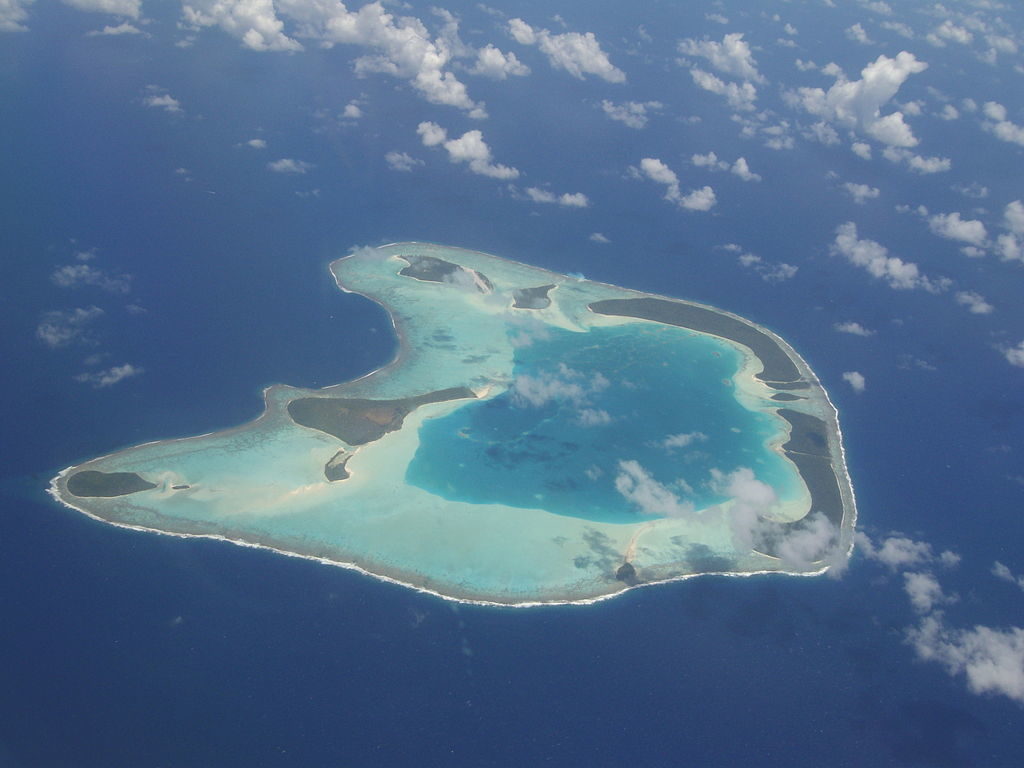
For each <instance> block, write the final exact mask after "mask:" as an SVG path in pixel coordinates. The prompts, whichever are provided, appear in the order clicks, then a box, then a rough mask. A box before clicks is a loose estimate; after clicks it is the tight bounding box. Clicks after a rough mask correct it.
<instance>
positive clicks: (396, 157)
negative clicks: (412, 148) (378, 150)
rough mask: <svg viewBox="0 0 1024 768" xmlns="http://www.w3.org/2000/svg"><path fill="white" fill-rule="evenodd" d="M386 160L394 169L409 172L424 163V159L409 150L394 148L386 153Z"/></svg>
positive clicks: (389, 166)
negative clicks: (416, 156) (403, 150)
mask: <svg viewBox="0 0 1024 768" xmlns="http://www.w3.org/2000/svg"><path fill="white" fill-rule="evenodd" d="M384 162H386V163H387V164H388V168H390V169H391V170H393V171H403V172H406V173H407V172H409V171H411V170H413V169H414V168H415V167H416V166H418V165H423V161H422V160H420V159H418V158H415V157H413V156H412V155H410V154H409V153H408V152H399V151H397V150H392V151H391V152H388V153H387V154H386V155H384Z"/></svg>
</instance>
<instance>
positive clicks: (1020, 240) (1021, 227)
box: [996, 200, 1024, 261]
mask: <svg viewBox="0 0 1024 768" xmlns="http://www.w3.org/2000/svg"><path fill="white" fill-rule="evenodd" d="M1003 226H1004V227H1005V228H1006V229H1008V230H1009V231H1008V232H1007V233H1006V234H1002V235H999V237H998V238H996V250H997V251H998V252H999V255H1000V256H1002V257H1003V259H1004V260H1005V261H1024V204H1022V203H1021V201H1020V200H1014V201H1013V202H1011V203H1008V204H1007V206H1006V209H1005V210H1004V211H1003Z"/></svg>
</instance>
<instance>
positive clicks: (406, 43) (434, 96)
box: [182, 0, 486, 117]
mask: <svg viewBox="0 0 1024 768" xmlns="http://www.w3.org/2000/svg"><path fill="white" fill-rule="evenodd" d="M278 12H280V13H281V14H282V16H284V17H287V18H288V19H290V20H291V21H292V22H293V24H294V29H295V32H294V34H295V36H296V37H303V38H310V39H313V40H316V41H317V42H318V43H319V44H320V45H321V46H323V47H331V46H333V45H337V44H343V45H354V46H358V47H361V48H367V49H369V50H370V51H371V53H369V54H367V55H364V56H360V57H359V58H358V59H356V62H355V71H356V74H359V75H363V74H367V73H382V74H387V75H391V76H393V77H397V78H401V79H403V80H406V81H407V82H408V83H409V84H410V85H411V86H412V87H413V88H414V89H415V90H416V91H417V92H418V93H419V94H420V95H421V96H422V97H423V98H425V99H426V100H427V101H429V102H430V103H432V104H444V105H447V106H452V107H456V108H458V109H462V110H465V111H466V112H467V113H468V114H469V116H470V117H484V116H486V110H485V108H484V105H483V104H480V103H478V102H475V101H473V99H471V98H470V97H469V94H468V92H467V90H466V87H465V85H464V84H463V83H462V82H461V81H460V80H459V79H458V78H457V77H456V76H455V75H454V74H453V73H452V72H451V70H450V69H449V66H450V64H451V62H452V60H453V58H455V57H456V56H457V55H464V54H467V53H468V52H469V51H468V50H467V49H466V46H464V45H462V44H461V41H459V40H458V20H457V19H456V18H455V17H454V16H453V15H451V14H447V13H438V14H437V15H439V16H440V17H441V18H442V19H444V21H445V24H444V28H443V30H442V32H441V34H440V35H438V36H437V37H436V38H432V36H431V34H430V32H429V30H428V29H427V27H426V25H424V23H423V22H422V21H420V20H419V19H418V18H415V17H411V16H401V17H396V16H393V15H392V14H390V13H388V12H387V11H386V10H385V9H384V5H383V3H382V2H379V1H378V2H372V3H368V4H366V5H364V6H362V7H361V8H360V9H359V10H357V11H350V10H348V8H346V7H345V5H344V4H343V3H340V2H329V1H326V2H309V1H308V0H277V2H276V4H275V2H274V0H191V2H188V3H186V4H185V5H184V7H183V11H182V15H183V19H184V23H185V24H186V25H187V26H190V27H192V28H199V27H212V26H219V27H220V28H221V29H223V30H224V31H225V32H227V33H228V34H230V35H232V36H233V37H236V38H238V39H240V40H241V41H242V44H243V45H244V46H246V47H247V48H250V49H252V50H256V51H301V50H303V46H302V44H301V43H299V42H298V40H296V39H295V38H294V37H290V36H289V35H287V34H285V31H284V29H285V24H284V21H283V20H282V19H281V18H279V17H278Z"/></svg>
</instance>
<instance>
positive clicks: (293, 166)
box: [267, 157, 313, 174]
mask: <svg viewBox="0 0 1024 768" xmlns="http://www.w3.org/2000/svg"><path fill="white" fill-rule="evenodd" d="M267 168H269V169H270V170H271V171H273V172H274V173H293V174H302V173H308V172H309V170H310V169H311V168H313V164H312V163H307V162H306V161H305V160H295V159H294V158H291V157H282V158H281V159H280V160H273V161H271V162H269V163H267Z"/></svg>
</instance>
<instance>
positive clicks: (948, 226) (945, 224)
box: [928, 211, 988, 247]
mask: <svg viewBox="0 0 1024 768" xmlns="http://www.w3.org/2000/svg"><path fill="white" fill-rule="evenodd" d="M928 228H929V229H930V230H931V231H932V232H933V233H935V234H936V235H938V236H939V237H944V238H946V239H947V240H959V241H960V242H962V243H968V244H970V245H974V246H978V247H984V246H985V244H986V242H987V241H988V232H986V231H985V225H984V224H982V223H981V222H980V221H977V220H974V219H967V220H964V219H961V218H960V214H959V213H957V212H955V211H954V212H953V213H937V214H935V215H934V216H931V217H929V219H928Z"/></svg>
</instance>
